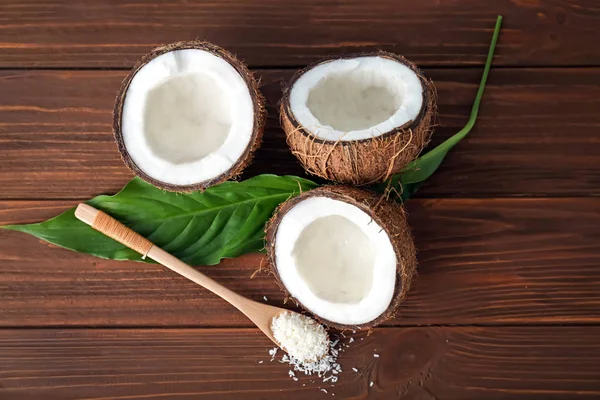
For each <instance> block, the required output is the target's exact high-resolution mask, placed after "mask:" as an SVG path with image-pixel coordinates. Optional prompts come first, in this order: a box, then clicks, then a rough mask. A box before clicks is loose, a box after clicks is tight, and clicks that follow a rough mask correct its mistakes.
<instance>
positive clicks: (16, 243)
mask: <svg viewBox="0 0 600 400" xmlns="http://www.w3.org/2000/svg"><path fill="white" fill-rule="evenodd" d="M71 204H73V203H67V202H41V201H40V202H33V201H31V202H1V203H0V210H1V211H0V224H7V223H21V222H33V221H39V220H41V219H45V218H48V217H51V216H54V215H56V214H58V213H59V212H60V211H62V210H63V209H65V208H66V207H67V206H68V205H71ZM408 211H409V213H410V214H409V216H410V223H411V226H413V228H414V229H413V234H414V236H415V238H416V244H417V248H418V249H419V255H418V257H419V262H420V266H419V269H418V273H419V276H418V278H417V281H416V284H415V287H414V288H413V289H412V290H411V292H410V293H409V295H408V299H407V300H406V302H405V303H404V304H403V305H402V307H401V308H400V311H399V313H398V315H397V317H396V319H395V320H393V321H391V322H389V323H388V325H418V324H507V323H510V324H514V323H519V324H532V323H581V324H591V323H593V324H597V323H600V292H598V287H597V286H598V285H597V282H598V281H599V280H600V268H599V266H600V249H599V248H598V243H599V242H600V207H599V206H598V200H597V199H592V198H589V199H569V198H561V199H443V200H420V199H413V200H410V201H409V202H408ZM261 262H262V255H260V254H255V255H248V256H245V257H242V258H239V259H234V260H227V261H224V262H223V263H221V264H220V265H218V266H213V267H202V271H204V272H205V273H206V274H208V275H209V276H211V277H213V278H215V279H217V280H218V281H220V282H222V283H224V284H225V285H227V286H228V287H230V288H232V289H233V290H236V291H238V292H240V293H242V294H243V295H245V296H248V297H251V298H253V299H255V300H259V301H263V296H266V297H267V299H268V302H269V303H271V304H276V305H281V304H282V302H283V294H282V293H281V292H280V291H279V289H278V287H277V285H276V284H275V282H274V280H273V279H272V278H271V277H270V276H269V275H266V274H264V273H261V274H258V275H257V276H256V277H255V278H254V279H250V277H251V275H252V274H253V273H254V272H255V271H256V270H257V269H258V268H259V267H260V265H261ZM88 325H97V326H249V321H248V320H247V319H246V318H245V317H244V316H242V315H241V314H240V313H238V312H237V311H235V310H234V309H233V308H231V307H230V306H229V305H227V304H226V303H225V302H224V301H222V300H221V299H218V298H216V297H215V296H213V295H211V294H210V293H208V292H206V291H205V290H203V289H201V288H199V287H197V286H196V285H195V284H193V283H191V282H188V281H186V280H185V279H184V278H181V277H179V276H176V275H174V274H173V273H171V272H169V271H165V270H164V269H163V268H162V267H159V266H155V265H147V264H141V263H134V262H118V261H107V260H101V259H98V258H94V257H92V256H87V255H83V254H77V253H74V252H71V251H67V250H63V249H59V248H56V247H50V246H48V245H47V244H45V243H42V242H40V241H39V240H37V239H35V238H33V237H30V236H27V235H25V234H22V233H18V232H8V231H4V230H0V326H9V327H10V326H12V327H16V326H30V327H34V326H88Z"/></svg>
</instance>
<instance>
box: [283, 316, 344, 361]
mask: <svg viewBox="0 0 600 400" xmlns="http://www.w3.org/2000/svg"><path fill="white" fill-rule="evenodd" d="M271 331H272V332H273V336H274V337H275V340H277V342H278V343H279V344H280V345H281V347H282V348H283V349H284V350H285V351H286V352H287V353H288V354H289V355H290V358H294V359H296V360H298V361H300V362H306V361H314V360H319V359H320V358H322V357H323V356H325V355H326V354H327V349H328V348H329V337H328V336H327V331H326V330H325V328H324V327H323V326H322V325H320V324H318V323H317V322H316V321H315V320H314V319H312V318H309V317H307V316H304V315H301V314H298V313H292V312H284V313H281V314H279V315H278V316H277V317H275V318H273V321H272V322H271ZM336 343H337V342H336ZM333 346H335V344H333Z"/></svg>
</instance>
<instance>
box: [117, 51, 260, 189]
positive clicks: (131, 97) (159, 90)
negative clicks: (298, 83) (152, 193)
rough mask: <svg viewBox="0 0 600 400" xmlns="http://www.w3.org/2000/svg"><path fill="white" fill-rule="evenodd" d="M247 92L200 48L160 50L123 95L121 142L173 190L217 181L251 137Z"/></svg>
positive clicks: (222, 63)
mask: <svg viewBox="0 0 600 400" xmlns="http://www.w3.org/2000/svg"><path fill="white" fill-rule="evenodd" d="M253 126H254V109H253V101H252V95H251V93H250V89H249V88H248V86H247V84H246V82H245V81H244V79H243V78H242V76H241V75H240V74H239V73H238V72H237V71H236V69H235V68H234V67H233V66H231V65H230V64H229V63H228V62H227V61H225V60H224V59H222V58H220V57H218V56H215V55H214V54H211V53H209V52H207V51H204V50H198V49H185V50H174V51H171V52H167V53H164V54H162V55H159V56H158V57H156V58H154V59H152V60H151V61H150V62H148V63H147V64H146V65H144V66H143V67H142V68H141V69H140V70H139V71H138V72H137V73H136V74H135V76H134V77H133V79H132V80H131V83H130V85H129V87H128V89H127V92H126V94H125V100H124V104H123V111H122V117H121V130H122V136H123V141H124V145H125V147H126V149H127V152H128V154H129V156H130V157H131V159H132V160H133V162H134V163H135V164H136V165H137V166H138V168H139V169H140V170H142V171H143V172H144V173H146V174H147V175H148V176H150V177H152V178H154V179H156V180H159V181H161V182H166V183H169V184H173V185H190V184H196V183H201V182H204V181H207V180H210V179H212V178H214V177H217V176H219V175H221V174H223V173H225V172H226V171H228V170H229V169H231V167H232V166H233V165H234V164H235V163H236V162H237V161H238V159H240V157H242V156H243V154H244V152H245V150H246V148H247V147H248V145H249V143H250V141H251V140H252V134H253Z"/></svg>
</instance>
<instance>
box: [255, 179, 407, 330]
mask: <svg viewBox="0 0 600 400" xmlns="http://www.w3.org/2000/svg"><path fill="white" fill-rule="evenodd" d="M266 235H267V254H268V258H269V261H270V264H271V271H272V273H273V274H274V275H275V277H276V279H277V282H278V283H279V285H280V287H281V288H282V290H283V291H284V292H285V293H286V295H287V296H289V297H290V298H292V299H293V300H294V301H295V302H296V303H297V304H299V305H300V306H302V307H303V308H305V309H306V310H308V311H310V312H311V313H312V314H314V315H315V317H316V318H317V319H319V320H320V321H321V322H322V323H324V324H325V325H328V326H330V327H334V328H338V329H361V328H370V327H373V326H375V325H378V324H380V323H381V322H383V321H385V320H387V319H390V318H392V317H393V316H394V314H395V311H396V309H397V307H398V305H399V304H400V302H401V301H402V299H403V298H404V297H405V296H406V293H407V292H408V289H409V287H410V284H411V281H412V277H413V275H414V273H415V268H416V251H415V246H414V243H413V239H412V236H411V234H410V230H409V226H408V223H407V221H406V216H405V213H404V210H403V208H402V206H401V205H399V204H397V203H392V202H389V201H387V200H384V199H382V198H381V196H380V195H377V194H375V193H372V192H369V191H365V190H362V189H357V188H354V187H346V186H323V187H320V188H317V189H314V190H311V191H309V192H305V193H303V194H301V195H300V196H297V197H295V198H293V199H291V200H288V201H287V202H285V203H283V204H282V205H280V207H279V208H278V210H277V212H276V214H275V215H274V216H273V218H272V219H271V220H270V221H269V223H268V224H267V228H266Z"/></svg>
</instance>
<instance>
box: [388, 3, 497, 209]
mask: <svg viewBox="0 0 600 400" xmlns="http://www.w3.org/2000/svg"><path fill="white" fill-rule="evenodd" d="M501 26H502V16H501V15H499V16H498V18H497V20H496V27H495V29H494V35H493V36H492V43H491V44H490V49H489V51H488V56H487V60H486V62H485V68H484V70H483V75H482V77H481V82H480V83H479V90H478V91H477V95H476V96H475V101H474V102H473V107H472V108H471V115H470V117H469V121H468V122H467V124H466V125H465V127H464V128H462V129H461V130H460V131H459V132H458V133H457V134H455V135H454V136H452V137H450V138H449V139H447V140H446V141H445V142H443V143H442V144H440V145H439V146H437V147H436V148H434V149H433V150H431V151H429V152H428V153H427V154H425V155H423V156H421V157H419V158H417V159H416V160H415V161H413V162H411V163H410V164H408V165H407V166H406V167H405V168H404V169H403V170H402V171H400V172H399V173H397V174H395V175H393V176H392V177H391V178H390V179H388V180H387V181H386V182H384V183H383V184H382V185H381V186H380V187H379V189H380V190H381V189H386V188H396V190H398V186H399V185H398V183H399V182H400V184H401V187H400V190H399V192H400V193H401V199H402V201H404V200H407V199H408V198H410V197H411V196H412V194H413V193H414V192H415V191H416V190H417V188H418V187H419V185H420V184H421V182H423V181H425V180H426V179H428V178H429V177H430V176H431V175H433V173H434V172H435V171H436V170H437V169H438V167H439V166H440V164H441V163H442V161H444V158H445V157H446V154H448V152H449V151H450V150H451V149H452V148H453V147H454V146H455V145H456V144H457V143H458V142H460V141H461V140H462V139H463V138H464V137H465V136H467V134H469V132H471V129H472V128H473V126H475V121H477V113H478V112H479V104H480V103H481V97H482V96H483V91H484V89H485V84H486V82H487V78H488V74H489V73H490V68H491V65H492V59H493V58H494V51H495V50H496V43H497V42H498V36H499V34H500V27H501Z"/></svg>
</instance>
